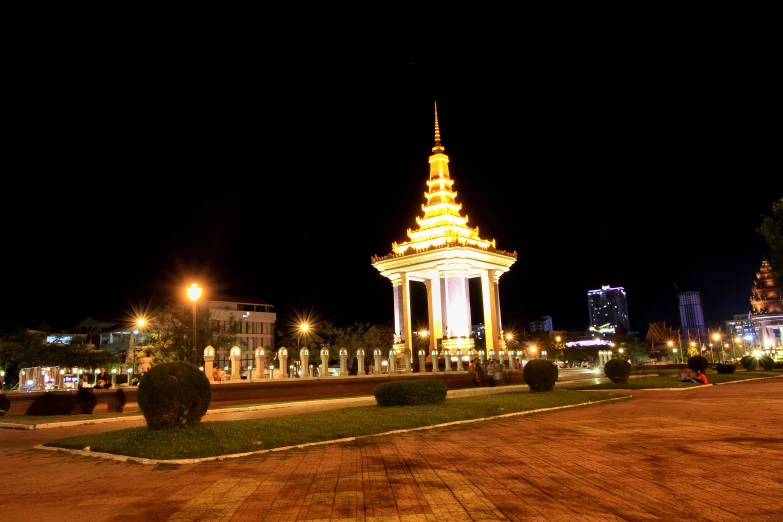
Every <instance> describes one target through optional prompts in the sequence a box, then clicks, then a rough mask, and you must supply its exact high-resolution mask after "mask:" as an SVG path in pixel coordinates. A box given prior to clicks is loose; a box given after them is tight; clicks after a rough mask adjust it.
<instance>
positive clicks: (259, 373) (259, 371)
mask: <svg viewBox="0 0 783 522" xmlns="http://www.w3.org/2000/svg"><path fill="white" fill-rule="evenodd" d="M255 355H256V357H255V359H256V365H255V371H254V372H253V380H254V381H260V380H262V379H263V378H264V362H265V359H266V352H265V351H264V349H263V348H256V354H255Z"/></svg>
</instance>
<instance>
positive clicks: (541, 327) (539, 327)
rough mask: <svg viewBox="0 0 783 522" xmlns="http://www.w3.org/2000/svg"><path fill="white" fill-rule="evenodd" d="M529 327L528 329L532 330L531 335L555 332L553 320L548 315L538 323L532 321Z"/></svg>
mask: <svg viewBox="0 0 783 522" xmlns="http://www.w3.org/2000/svg"><path fill="white" fill-rule="evenodd" d="M527 325H528V328H530V333H536V332H551V331H552V330H553V328H552V318H551V317H550V316H548V315H545V316H543V317H542V318H541V319H539V320H537V321H530V322H528V323H527Z"/></svg>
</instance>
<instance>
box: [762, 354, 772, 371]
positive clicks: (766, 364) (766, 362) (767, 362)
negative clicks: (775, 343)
mask: <svg viewBox="0 0 783 522" xmlns="http://www.w3.org/2000/svg"><path fill="white" fill-rule="evenodd" d="M759 366H761V367H762V368H764V369H765V370H767V371H770V370H774V369H775V359H773V358H772V357H770V356H769V355H763V356H761V357H759Z"/></svg>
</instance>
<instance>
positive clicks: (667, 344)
mask: <svg viewBox="0 0 783 522" xmlns="http://www.w3.org/2000/svg"><path fill="white" fill-rule="evenodd" d="M666 346H668V347H669V350H671V349H672V346H674V341H672V340H669V341H666ZM673 353H677V349H676V348H675V349H674V352H673ZM676 357H677V356H676V355H675V359H676Z"/></svg>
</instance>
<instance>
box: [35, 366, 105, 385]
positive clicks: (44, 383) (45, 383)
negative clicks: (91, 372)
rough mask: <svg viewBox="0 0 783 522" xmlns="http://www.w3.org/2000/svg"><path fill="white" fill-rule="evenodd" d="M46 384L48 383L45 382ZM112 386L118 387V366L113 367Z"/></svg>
mask: <svg viewBox="0 0 783 522" xmlns="http://www.w3.org/2000/svg"><path fill="white" fill-rule="evenodd" d="M44 384H46V383H44ZM111 387H112V388H116V387H117V368H112V369H111Z"/></svg>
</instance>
